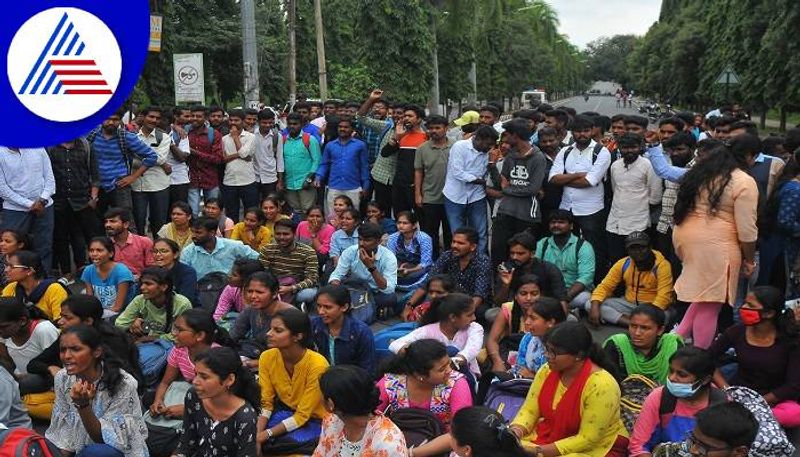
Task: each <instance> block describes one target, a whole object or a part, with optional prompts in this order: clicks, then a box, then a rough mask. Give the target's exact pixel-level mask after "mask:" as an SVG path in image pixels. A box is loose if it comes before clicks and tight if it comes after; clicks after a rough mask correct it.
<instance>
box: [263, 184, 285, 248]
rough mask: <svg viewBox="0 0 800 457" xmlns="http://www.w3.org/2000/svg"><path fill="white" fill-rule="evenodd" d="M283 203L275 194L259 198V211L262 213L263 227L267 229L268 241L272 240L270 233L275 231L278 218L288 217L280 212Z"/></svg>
mask: <svg viewBox="0 0 800 457" xmlns="http://www.w3.org/2000/svg"><path fill="white" fill-rule="evenodd" d="M282 207H283V203H282V202H281V200H280V199H279V198H278V196H277V195H275V194H269V195H267V196H266V197H264V199H263V200H261V212H262V213H264V218H265V219H266V220H265V221H264V227H266V228H267V230H269V237H268V238H269V241H272V234H273V233H274V231H275V222H276V221H278V220H279V219H289V216H287V215H285V214H283V213H281V208H282Z"/></svg>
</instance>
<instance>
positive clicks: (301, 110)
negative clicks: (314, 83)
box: [281, 101, 322, 145]
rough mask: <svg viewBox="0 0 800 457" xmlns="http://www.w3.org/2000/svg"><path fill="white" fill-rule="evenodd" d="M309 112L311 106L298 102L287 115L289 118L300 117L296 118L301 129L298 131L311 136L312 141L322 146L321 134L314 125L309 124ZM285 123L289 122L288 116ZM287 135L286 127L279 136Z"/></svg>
mask: <svg viewBox="0 0 800 457" xmlns="http://www.w3.org/2000/svg"><path fill="white" fill-rule="evenodd" d="M310 111H311V106H310V105H309V104H308V103H307V102H305V101H298V102H297V103H295V105H294V107H293V109H292V113H291V114H289V116H291V115H292V114H297V115H298V116H300V117H299V118H298V120H299V121H300V129H301V130H300V131H302V132H303V133H306V134H308V135H310V136H313V137H314V139H315V140H317V143H318V144H320V145H321V144H322V132H321V131H320V129H319V128H317V126H316V125H314V124H311V123H310V122H309V121H310V119H309V114H310ZM286 122H287V123H288V122H289V118H288V116H287V118H286ZM289 133H290V129H289V128H288V127H287V128H285V129H283V130H282V131H281V134H282V135H284V136H286V135H287V134H289Z"/></svg>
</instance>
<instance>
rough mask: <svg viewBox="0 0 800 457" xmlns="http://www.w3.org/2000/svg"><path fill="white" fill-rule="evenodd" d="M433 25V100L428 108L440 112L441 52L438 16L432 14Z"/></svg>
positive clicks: (433, 111) (435, 112) (432, 111)
mask: <svg viewBox="0 0 800 457" xmlns="http://www.w3.org/2000/svg"><path fill="white" fill-rule="evenodd" d="M431 19H432V21H431V26H432V27H433V52H432V55H431V59H432V60H433V82H432V83H431V100H430V102H429V103H428V104H429V106H428V109H429V110H430V113H431V114H439V53H438V51H437V49H436V48H437V47H438V43H437V40H436V16H435V15H431Z"/></svg>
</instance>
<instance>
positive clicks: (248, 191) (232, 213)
mask: <svg viewBox="0 0 800 457" xmlns="http://www.w3.org/2000/svg"><path fill="white" fill-rule="evenodd" d="M222 199H223V201H224V202H225V215H226V216H228V217H229V218H231V220H232V221H233V222H239V208H241V207H240V206H239V202H241V203H242V205H243V206H244V210H245V211H246V210H248V209H250V208H254V207H257V206H258V184H257V183H252V184H247V185H245V186H225V187H224V188H223V189H222Z"/></svg>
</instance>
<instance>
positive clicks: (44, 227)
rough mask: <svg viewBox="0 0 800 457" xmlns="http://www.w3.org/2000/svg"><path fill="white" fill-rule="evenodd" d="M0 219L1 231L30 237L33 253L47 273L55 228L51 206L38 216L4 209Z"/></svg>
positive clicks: (51, 259) (51, 258)
mask: <svg viewBox="0 0 800 457" xmlns="http://www.w3.org/2000/svg"><path fill="white" fill-rule="evenodd" d="M0 218H2V221H1V222H0V228H2V229H3V230H6V229H12V230H19V231H20V232H22V233H27V234H29V235H31V237H32V238H33V246H34V251H36V253H37V254H39V258H40V259H41V261H42V266H43V267H44V271H45V272H47V273H49V272H50V267H51V266H52V263H53V229H54V227H55V212H54V210H53V205H50V206H48V207H47V208H45V209H44V212H43V213H42V214H41V215H39V216H37V215H34V214H33V213H30V212H28V211H13V210H10V209H4V210H3V211H2V213H0Z"/></svg>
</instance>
